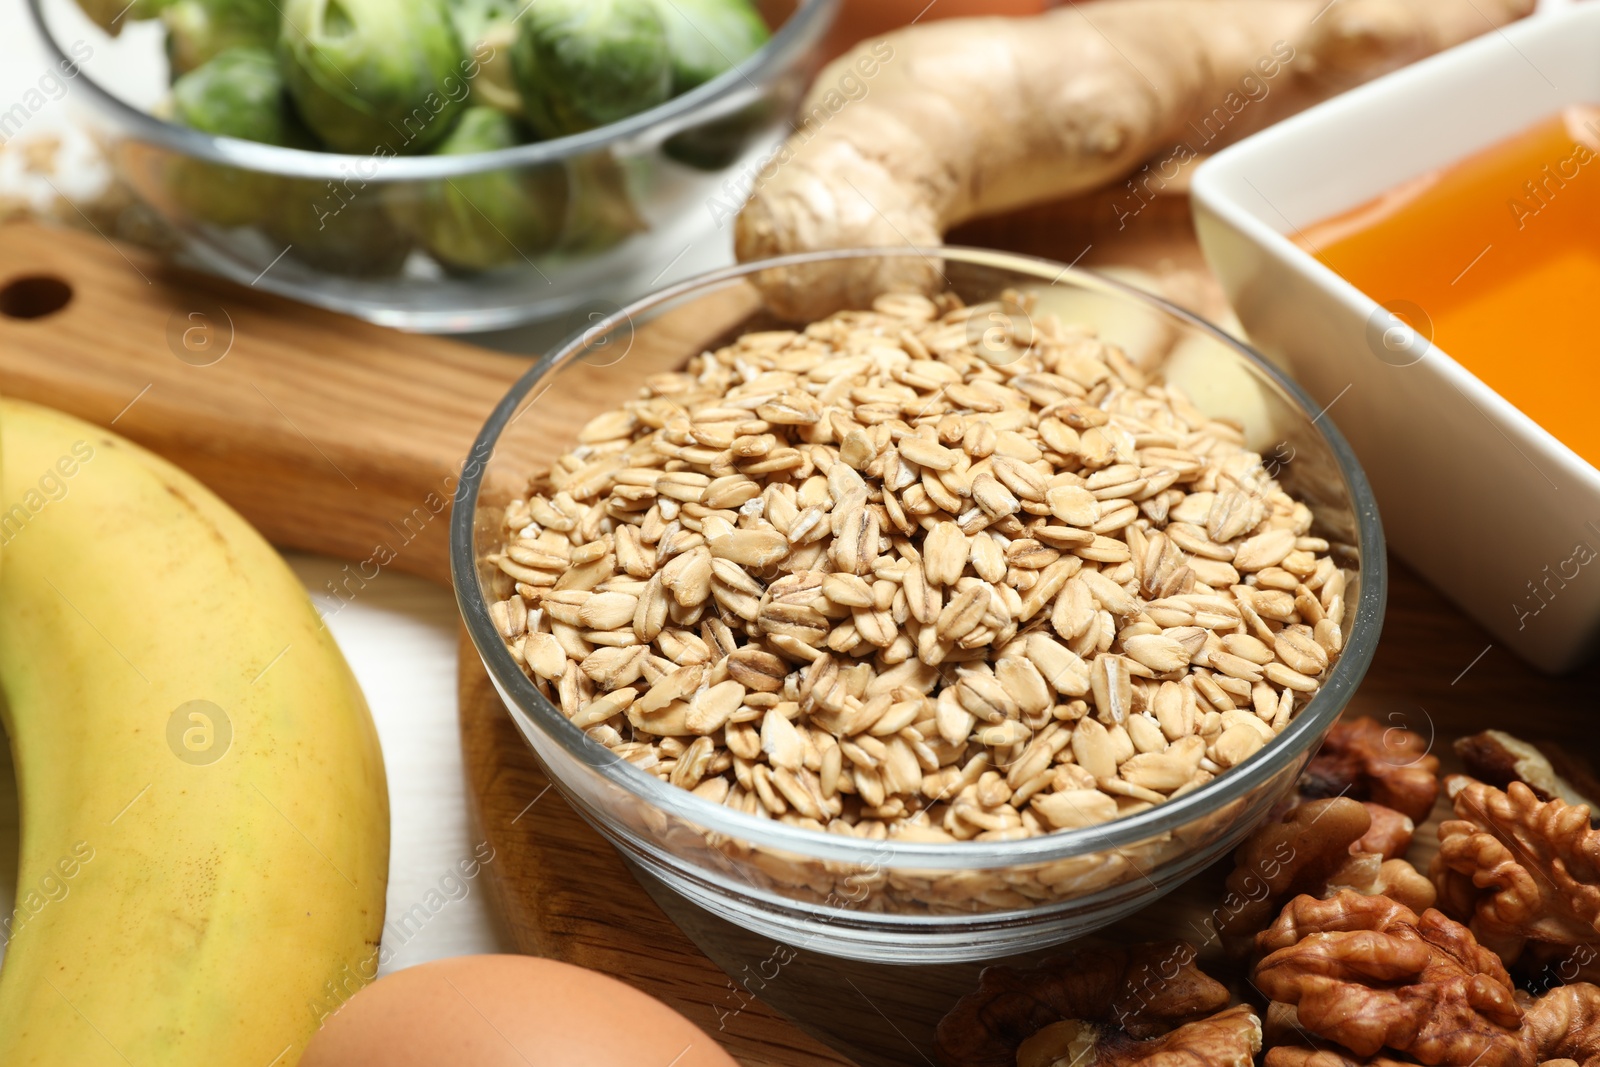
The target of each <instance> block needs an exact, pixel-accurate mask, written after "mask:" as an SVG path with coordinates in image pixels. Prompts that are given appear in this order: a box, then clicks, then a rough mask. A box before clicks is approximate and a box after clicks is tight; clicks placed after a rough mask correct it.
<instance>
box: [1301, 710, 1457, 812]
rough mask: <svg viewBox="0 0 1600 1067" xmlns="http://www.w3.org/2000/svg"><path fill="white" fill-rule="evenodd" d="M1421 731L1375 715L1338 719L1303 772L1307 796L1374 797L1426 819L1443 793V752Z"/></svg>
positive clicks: (1369, 798)
mask: <svg viewBox="0 0 1600 1067" xmlns="http://www.w3.org/2000/svg"><path fill="white" fill-rule="evenodd" d="M1428 746H1429V741H1428V739H1427V738H1425V737H1423V736H1422V735H1421V734H1418V733H1414V732H1413V731H1411V730H1406V729H1403V728H1401V727H1398V726H1384V725H1383V724H1382V723H1380V722H1378V721H1376V720H1374V719H1367V718H1361V719H1349V720H1341V721H1339V722H1336V723H1334V724H1333V729H1331V730H1329V731H1328V736H1327V737H1325V738H1323V740H1322V747H1321V748H1320V749H1318V750H1317V754H1316V755H1315V756H1313V757H1312V758H1311V762H1310V763H1309V764H1307V765H1306V769H1305V773H1304V774H1303V775H1301V777H1300V792H1301V794H1302V795H1303V796H1306V797H1336V796H1348V797H1350V798H1351V799H1353V800H1371V801H1374V802H1376V803H1378V804H1382V805H1384V806H1385V807H1389V808H1393V809H1394V810H1395V811H1398V812H1400V813H1401V814H1403V815H1406V816H1408V817H1410V818H1411V820H1412V821H1413V822H1422V821H1424V820H1425V819H1427V817H1428V813H1429V812H1430V811H1432V810H1433V802H1434V801H1435V800H1436V799H1437V798H1438V796H1439V757H1437V756H1433V755H1430V754H1429V752H1428Z"/></svg>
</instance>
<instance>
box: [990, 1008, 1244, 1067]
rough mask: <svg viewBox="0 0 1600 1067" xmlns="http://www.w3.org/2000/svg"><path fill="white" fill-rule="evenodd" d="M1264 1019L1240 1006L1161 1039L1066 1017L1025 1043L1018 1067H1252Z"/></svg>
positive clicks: (1197, 1021) (1019, 1053) (1189, 1025)
mask: <svg viewBox="0 0 1600 1067" xmlns="http://www.w3.org/2000/svg"><path fill="white" fill-rule="evenodd" d="M1260 1051H1261V1020H1260V1019H1258V1018H1256V1013H1255V1012H1254V1011H1252V1010H1251V1009H1250V1007H1249V1005H1246V1004H1239V1005H1236V1006H1234V1007H1232V1008H1228V1009H1227V1010H1226V1011H1220V1012H1218V1013H1217V1014H1215V1015H1213V1016H1211V1017H1210V1018H1207V1019H1197V1020H1196V1021H1194V1022H1192V1023H1185V1024H1184V1025H1182V1026H1180V1027H1178V1028H1177V1029H1176V1030H1173V1031H1171V1032H1169V1033H1166V1034H1162V1035H1161V1036H1160V1037H1152V1038H1146V1039H1144V1040H1142V1041H1141V1040H1139V1039H1138V1038H1133V1037H1129V1036H1128V1035H1127V1033H1125V1032H1124V1031H1121V1030H1118V1029H1117V1028H1116V1027H1114V1026H1106V1025H1103V1024H1098V1023H1091V1022H1084V1021H1083V1020H1081V1019H1066V1020H1063V1021H1061V1022H1058V1023H1052V1024H1050V1025H1049V1026H1047V1027H1045V1028H1044V1029H1043V1030H1040V1031H1039V1032H1038V1033H1036V1034H1034V1035H1033V1036H1032V1037H1030V1038H1028V1040H1026V1041H1024V1042H1023V1043H1022V1047H1021V1048H1020V1049H1018V1051H1017V1067H1252V1065H1253V1064H1254V1063H1255V1054H1256V1053H1257V1052H1260Z"/></svg>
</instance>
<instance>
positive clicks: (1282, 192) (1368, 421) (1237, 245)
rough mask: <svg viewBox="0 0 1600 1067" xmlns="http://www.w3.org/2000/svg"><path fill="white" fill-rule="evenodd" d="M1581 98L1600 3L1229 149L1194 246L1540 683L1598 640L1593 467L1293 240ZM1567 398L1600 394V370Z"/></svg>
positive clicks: (1414, 552) (1391, 511)
mask: <svg viewBox="0 0 1600 1067" xmlns="http://www.w3.org/2000/svg"><path fill="white" fill-rule="evenodd" d="M1579 103H1600V5H1590V4H1585V5H1582V6H1580V7H1574V8H1568V9H1565V10H1560V11H1555V12H1552V13H1550V14H1544V15H1538V16H1535V17H1533V18H1531V19H1528V20H1525V21H1523V22H1521V23H1519V24H1517V25H1514V26H1512V27H1510V28H1508V29H1506V30H1505V31H1504V32H1494V33H1487V34H1485V35H1483V36H1482V37H1480V38H1478V39H1476V40H1474V41H1471V42H1468V43H1467V44H1464V45H1462V46H1460V47H1458V48H1454V49H1451V50H1450V51H1448V52H1444V53H1441V54H1440V55H1438V56H1435V57H1433V58H1431V59H1427V60H1424V61H1423V62H1421V63H1418V64H1416V65H1415V66H1412V67H1408V68H1406V69H1404V70H1401V71H1398V72H1397V73H1395V74H1391V75H1389V76H1387V77H1385V78H1381V79H1379V80H1378V81H1375V82H1372V83H1371V84H1368V85H1365V86H1362V87H1361V88H1358V89H1355V90H1353V91H1351V92H1349V93H1346V94H1344V95H1342V96H1340V97H1337V98H1335V99H1333V100H1330V101H1328V102H1327V103H1324V104H1322V105H1320V106H1318V107H1315V108H1312V109H1311V110H1309V111H1307V112H1305V113H1303V114H1301V115H1297V116H1295V117H1294V118H1291V119H1289V120H1288V121H1286V122H1283V123H1281V124H1279V125H1277V126H1273V127H1271V128H1270V129H1267V130H1265V131H1263V132H1261V133H1258V134H1256V135H1255V136H1253V137H1250V138H1248V139H1247V140H1244V141H1242V142H1240V143H1239V144H1237V145H1235V146H1233V147H1231V148H1229V149H1227V150H1225V151H1223V152H1221V153H1219V154H1218V155H1217V156H1216V157H1215V158H1213V159H1211V160H1210V161H1208V162H1207V163H1206V164H1205V165H1203V166H1202V167H1201V168H1199V170H1198V171H1197V172H1196V174H1195V179H1194V184H1193V187H1192V196H1193V201H1194V211H1195V223H1196V227H1197V229H1198V231H1199V236H1200V243H1201V246H1202V247H1203V248H1204V250H1205V254H1206V258H1207V260H1208V261H1209V262H1210V264H1211V267H1212V269H1213V270H1215V271H1216V273H1217V275H1218V276H1219V277H1220V278H1221V280H1222V284H1223V287H1224V288H1225V289H1226V291H1227V294H1228V298H1229V299H1230V300H1231V301H1232V303H1233V306H1234V308H1235V310H1236V311H1237V312H1238V315H1239V319H1240V321H1241V322H1242V323H1243V324H1244V326H1245V329H1246V331H1247V332H1248V333H1249V335H1250V338H1251V340H1252V342H1253V343H1254V344H1255V345H1256V347H1257V348H1258V349H1260V350H1261V351H1262V352H1263V353H1265V354H1266V355H1267V357H1268V358H1269V359H1273V360H1275V361H1277V362H1278V363H1279V364H1280V365H1281V366H1282V367H1283V369H1284V370H1286V371H1287V372H1288V373H1289V374H1290V375H1291V376H1292V377H1294V378H1295V379H1296V380H1297V381H1299V382H1300V384H1301V385H1303V386H1304V387H1305V388H1306V390H1307V391H1308V392H1309V393H1310V394H1311V395H1312V396H1313V397H1315V398H1316V399H1317V400H1318V401H1319V402H1320V403H1321V404H1324V405H1328V408H1327V411H1326V414H1327V417H1330V418H1332V419H1334V420H1335V421H1336V422H1337V423H1338V425H1339V428H1340V429H1341V430H1343V431H1344V434H1345V436H1346V437H1347V438H1348V439H1349V440H1350V442H1351V444H1352V445H1354V446H1355V449H1356V453H1357V455H1358V456H1359V457H1360V459H1361V462H1362V465H1363V466H1364V467H1365V468H1366V471H1367V474H1368V477H1370V478H1371V480H1372V485H1373V488H1374V489H1375V490H1376V493H1377V498H1378V504H1379V507H1380V508H1381V509H1382V512H1383V524H1384V528H1385V530H1386V531H1387V533H1388V535H1389V541H1390V543H1391V544H1392V545H1393V546H1394V548H1395V551H1396V552H1398V553H1399V554H1400V555H1401V556H1402V557H1403V558H1404V559H1405V560H1406V561H1407V562H1408V563H1410V564H1411V566H1412V567H1414V568H1415V569H1417V570H1418V571H1420V572H1421V573H1422V574H1423V575H1424V576H1425V577H1426V578H1428V580H1429V581H1431V582H1432V583H1433V584H1434V585H1436V586H1437V587H1438V588H1439V589H1441V590H1443V591H1444V592H1445V593H1446V594H1447V595H1448V596H1449V597H1451V598H1452V599H1454V600H1455V601H1456V602H1457V603H1458V604H1460V606H1461V607H1462V608H1463V609H1465V610H1466V611H1467V612H1468V613H1470V614H1471V615H1472V616H1473V617H1474V618H1476V619H1477V620H1478V621H1479V622H1480V623H1482V624H1483V625H1484V626H1485V627H1487V628H1488V629H1489V630H1490V632H1491V633H1492V634H1493V636H1494V638H1495V639H1496V641H1497V642H1499V643H1503V644H1504V645H1506V646H1509V647H1510V648H1512V649H1513V650H1514V651H1516V652H1517V653H1518V654H1520V655H1521V656H1522V657H1523V658H1525V659H1527V660H1528V661H1530V662H1531V663H1533V664H1534V665H1536V666H1538V667H1540V668H1541V669H1544V670H1547V671H1562V670H1567V669H1570V668H1572V667H1574V666H1577V665H1578V664H1579V663H1580V662H1582V661H1583V660H1584V659H1586V658H1588V656H1589V655H1590V654H1591V653H1592V652H1593V651H1594V650H1595V646H1596V644H1597V638H1600V471H1597V470H1596V469H1595V468H1594V467H1592V466H1590V465H1589V464H1588V463H1586V462H1585V461H1584V460H1583V459H1581V458H1580V457H1579V456H1578V455H1577V454H1576V453H1575V452H1573V451H1572V450H1571V449H1570V448H1568V447H1567V446H1566V445H1564V444H1562V443H1561V442H1560V441H1559V440H1557V439H1556V438H1555V437H1554V436H1552V435H1551V434H1550V433H1548V432H1546V431H1545V430H1544V429H1543V428H1542V427H1540V426H1539V425H1538V424H1537V423H1535V422H1534V421H1533V420H1532V419H1530V418H1528V417H1527V416H1526V415H1524V414H1522V412H1520V411H1519V410H1517V408H1515V407H1513V406H1512V405H1511V404H1510V403H1509V402H1508V401H1506V400H1505V399H1504V398H1502V397H1501V396H1500V395H1499V394H1498V393H1496V392H1494V391H1493V390H1491V389H1490V388H1489V387H1488V386H1486V385H1484V383H1483V382H1481V381H1480V380H1479V379H1478V378H1477V377H1475V376H1474V375H1473V374H1472V373H1471V372H1470V371H1468V370H1466V369H1465V368H1464V367H1462V366H1461V365H1460V364H1459V363H1457V362H1455V361H1454V360H1453V359H1451V358H1450V357H1449V356H1448V355H1447V354H1446V353H1445V352H1443V351H1441V350H1440V349H1439V348H1437V347H1435V346H1432V345H1431V344H1429V342H1428V339H1427V338H1426V337H1425V336H1423V334H1425V333H1426V325H1425V314H1424V316H1419V315H1417V314H1416V312H1417V311H1418V310H1419V309H1416V308H1415V306H1414V305H1412V306H1410V307H1407V306H1406V294H1405V293H1380V294H1375V295H1376V296H1377V297H1378V298H1379V299H1381V300H1382V301H1383V304H1381V305H1380V303H1379V302H1378V300H1374V299H1373V297H1372V296H1369V295H1367V294H1365V293H1362V292H1360V291H1359V290H1357V289H1356V288H1355V287H1354V286H1352V285H1350V284H1349V283H1348V282H1346V281H1344V280H1343V279H1342V278H1340V277H1339V275H1337V274H1336V273H1334V272H1333V271H1332V270H1330V269H1329V268H1327V267H1325V266H1323V265H1322V264H1321V263H1319V262H1318V261H1317V260H1316V259H1314V258H1313V257H1312V256H1311V255H1310V254H1308V253H1307V252H1305V251H1303V250H1302V249H1301V248H1299V247H1298V246H1297V245H1296V244H1295V243H1294V242H1293V240H1292V238H1293V236H1294V235H1295V233H1296V231H1297V230H1299V229H1300V228H1302V227H1305V226H1308V225H1310V224H1312V223H1314V222H1317V221H1319V220H1321V219H1324V218H1326V217H1328V216H1330V215H1333V214H1336V213H1338V212H1341V211H1344V210H1347V209H1349V208H1352V207H1355V206H1357V205H1359V204H1362V203H1364V202H1366V201H1368V200H1370V199H1371V198H1373V197H1374V196H1377V195H1378V194H1380V193H1382V192H1384V191H1386V190H1388V189H1390V188H1392V187H1394V186H1395V185H1398V184H1399V183H1401V182H1402V181H1405V180H1406V179H1409V178H1413V177H1416V176H1417V175H1420V174H1423V173H1425V172H1427V171H1429V170H1431V169H1433V168H1436V167H1439V166H1443V165H1446V164H1449V163H1452V162H1454V161H1456V160H1458V159H1461V158H1462V157H1464V156H1467V155H1469V154H1471V153H1472V152H1475V151H1477V150H1479V149H1481V148H1485V147H1487V146H1489V145H1491V144H1493V143H1495V142H1497V141H1500V140H1502V139H1504V138H1506V137H1508V136H1510V135H1511V134H1514V133H1516V132H1518V131H1519V130H1521V129H1523V128H1524V127H1526V126H1528V125H1530V124H1532V123H1534V122H1535V121H1537V120H1539V119H1541V118H1544V117H1546V116H1548V115H1550V114H1552V113H1553V112H1555V111H1557V110H1559V109H1560V108H1562V107H1564V106H1567V105H1571V104H1579ZM1530 177H1536V176H1530ZM1415 254H1416V255H1417V256H1418V257H1423V256H1426V255H1428V249H1426V248H1419V249H1417V250H1416V252H1415ZM1462 266H1463V267H1464V268H1465V267H1467V266H1468V264H1462ZM1596 296H1597V302H1600V294H1596ZM1391 309H1392V310H1391ZM1421 310H1423V311H1424V313H1425V309H1421ZM1394 312H1400V314H1401V315H1403V316H1404V317H1405V319H1406V320H1409V324H1408V321H1403V320H1402V318H1400V317H1398V316H1397V315H1396V314H1395V313H1394ZM1412 324H1414V325H1417V326H1420V327H1422V333H1420V334H1419V333H1418V332H1417V330H1414V329H1413V328H1412ZM1596 347H1597V349H1600V343H1597V346H1596ZM1570 384H1571V387H1572V388H1574V389H1584V390H1594V389H1600V366H1597V369H1596V371H1595V373H1594V375H1593V376H1592V377H1590V378H1589V380H1588V381H1582V382H1579V381H1574V382H1572V383H1570ZM1462 666H1463V667H1466V666H1467V665H1466V664H1462Z"/></svg>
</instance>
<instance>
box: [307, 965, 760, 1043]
mask: <svg viewBox="0 0 1600 1067" xmlns="http://www.w3.org/2000/svg"><path fill="white" fill-rule="evenodd" d="M668 1064H671V1065H672V1067H738V1065H737V1064H736V1063H735V1062H734V1060H733V1058H732V1057H730V1056H729V1055H728V1054H727V1053H726V1052H724V1051H722V1049H721V1048H720V1047H719V1046H718V1045H717V1043H716V1042H715V1041H714V1040H712V1039H711V1037H710V1036H709V1035H708V1034H706V1033H705V1032H704V1031H703V1030H701V1029H699V1028H698V1027H697V1026H695V1025H694V1024H693V1023H691V1022H690V1021H689V1020H688V1019H685V1018H684V1017H683V1016H681V1015H679V1014H678V1013H677V1012H675V1011H673V1010H672V1009H671V1008H669V1007H667V1006H666V1005H665V1004H663V1003H661V1002H660V1001H659V1000H656V999H655V998H653V997H649V996H646V995H645V994H643V993H641V992H639V991H638V990H637V989H634V988H633V987H632V986H630V985H625V984H624V983H622V982H619V981H617V980H616V979H614V978H608V977H607V976H605V975H603V974H599V973H597V972H595V971H586V970H584V969H583V968H581V967H574V966H571V965H570V964H566V963H557V962H555V961H554V960H542V959H537V958H535V957H532V956H462V957H459V958H457V959H449V960H435V961H434V962H432V963H424V964H422V965H420V966H417V967H408V968H406V969H405V970H403V971H396V972H395V973H394V974H391V975H389V976H387V977H385V978H381V979H379V980H378V981H377V982H374V983H373V984H372V985H370V986H368V987H367V988H365V989H363V990H362V991H361V992H359V993H357V994H356V995H355V996H353V997H351V998H350V1000H349V1001H348V1002H347V1003H346V1004H345V1005H344V1007H342V1008H340V1009H339V1010H338V1011H337V1012H336V1013H334V1014H333V1015H331V1016H329V1017H328V1019H327V1020H326V1022H324V1023H323V1026H322V1029H321V1030H319V1031H318V1032H317V1034H316V1036H315V1037H313V1038H312V1039H311V1044H310V1045H309V1046H308V1047H307V1048H306V1052H305V1056H304V1057H303V1058H302V1059H301V1060H300V1065H301V1067H650V1065H654V1067H667V1065H668Z"/></svg>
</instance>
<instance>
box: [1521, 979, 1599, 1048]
mask: <svg viewBox="0 0 1600 1067" xmlns="http://www.w3.org/2000/svg"><path fill="white" fill-rule="evenodd" d="M1527 1026H1528V1029H1529V1030H1531V1031H1532V1032H1533V1035H1534V1040H1535V1041H1536V1042H1537V1044H1538V1048H1539V1058H1540V1060H1542V1061H1543V1062H1544V1063H1546V1064H1549V1063H1550V1062H1551V1061H1553V1060H1573V1061H1575V1062H1577V1063H1579V1064H1582V1065H1583V1067H1600V986H1594V985H1590V984H1589V983H1588V982H1575V983H1573V984H1572V985H1565V986H1559V987H1558V988H1556V989H1552V990H1551V991H1550V992H1548V993H1546V994H1545V995H1544V996H1542V997H1540V998H1539V999H1538V1000H1536V1001H1534V1002H1533V1003H1532V1004H1531V1005H1529V1007H1528V1009H1527Z"/></svg>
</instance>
